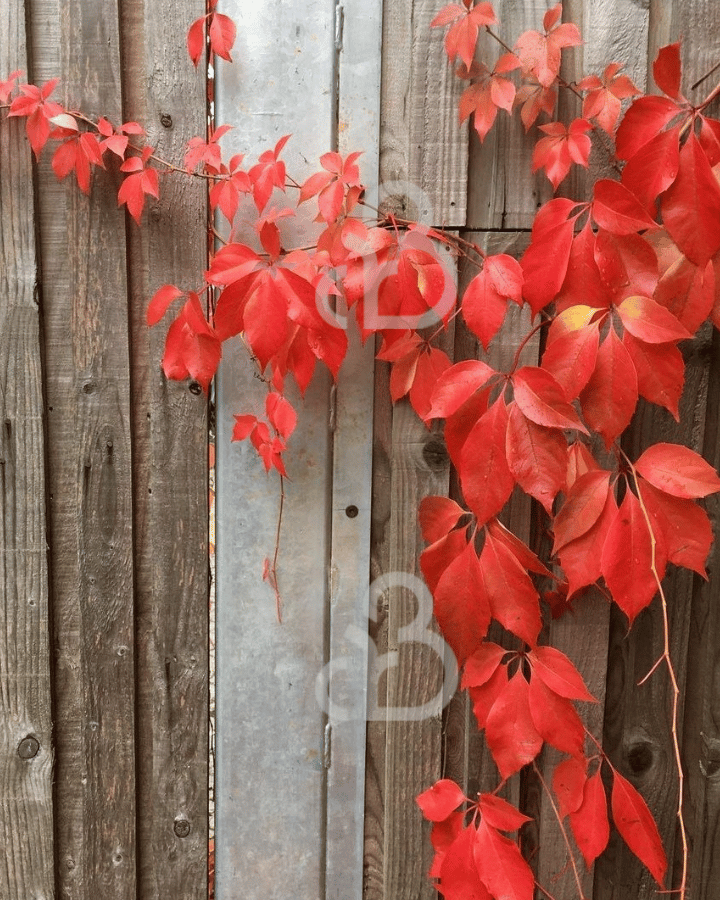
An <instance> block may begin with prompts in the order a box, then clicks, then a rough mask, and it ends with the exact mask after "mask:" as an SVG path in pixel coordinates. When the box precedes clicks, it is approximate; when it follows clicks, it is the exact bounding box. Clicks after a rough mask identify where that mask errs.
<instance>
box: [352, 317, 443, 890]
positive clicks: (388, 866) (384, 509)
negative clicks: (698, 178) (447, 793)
mask: <svg viewBox="0 0 720 900" xmlns="http://www.w3.org/2000/svg"><path fill="white" fill-rule="evenodd" d="M443 342H444V345H445V346H444V347H443V349H445V351H446V352H448V351H450V352H451V346H452V332H450V333H449V334H446V335H444V336H443ZM387 377H388V372H387V366H386V364H378V366H377V374H376V390H375V410H376V412H375V429H374V433H375V437H374V451H373V530H372V544H371V577H372V579H373V580H376V579H381V578H385V579H386V583H387V585H388V587H387V589H386V590H384V591H381V592H378V594H377V596H376V597H375V598H374V599H375V603H374V604H373V608H372V609H371V619H372V620H373V621H372V623H371V632H370V637H371V639H372V640H373V642H374V644H375V647H376V648H377V652H378V653H379V654H383V653H394V652H396V653H397V657H396V658H395V659H394V660H392V662H391V665H390V666H389V668H388V670H387V677H386V678H384V679H381V680H380V681H379V683H376V684H373V685H371V686H370V689H371V691H374V692H375V693H376V694H377V703H378V704H379V707H380V708H379V710H378V711H379V713H382V711H383V709H382V708H383V707H388V708H389V711H388V712H387V713H386V715H387V718H386V719H385V720H379V721H374V722H369V723H368V742H367V751H366V752H367V769H366V810H365V816H366V826H365V892H364V897H365V900H376V898H377V900H380V898H382V900H391V898H392V900H411V898H412V900H419V898H423V900H426V898H427V900H430V898H432V897H433V896H434V894H435V890H434V888H433V887H432V885H431V884H430V882H429V880H428V879H427V875H426V873H427V870H428V868H429V866H430V861H431V858H432V848H431V846H430V843H429V829H428V828H427V827H426V825H427V823H424V822H423V820H422V816H421V815H420V811H419V809H418V808H417V805H416V803H415V797H416V796H417V795H418V794H419V793H420V792H421V791H423V790H425V789H426V788H428V787H429V786H430V785H431V784H432V783H433V782H434V781H436V780H437V779H438V778H439V777H440V775H441V758H442V743H443V735H442V719H441V703H440V702H438V703H437V706H436V708H435V710H436V711H434V712H433V713H432V714H431V715H430V716H429V717H427V718H422V719H418V720H415V721H413V720H412V719H411V714H410V715H408V716H407V717H404V716H403V712H402V711H403V710H411V709H412V708H413V707H418V706H421V705H422V704H425V703H430V702H431V701H432V700H433V698H436V697H437V696H438V695H439V692H440V690H441V689H442V686H443V678H444V676H445V674H446V670H445V669H444V661H443V660H441V659H440V658H439V656H438V655H437V654H436V653H434V652H433V651H432V649H431V648H429V647H428V646H427V645H423V644H422V643H420V642H407V643H403V639H402V634H401V633H400V634H399V632H400V629H402V628H403V627H404V626H412V625H413V623H415V625H414V626H413V627H414V628H418V627H420V629H421V630H422V627H423V626H424V621H422V622H421V620H423V619H424V618H425V615H428V617H429V613H430V610H431V602H432V601H431V599H430V597H429V594H428V593H427V591H424V590H418V589H417V588H413V587H412V582H411V581H410V580H408V577H409V578H410V579H411V578H412V577H414V576H416V575H419V571H418V568H417V559H418V556H419V553H420V552H421V550H422V549H423V546H424V545H423V542H422V538H421V536H420V533H419V528H418V524H417V521H418V520H417V510H418V507H419V504H420V501H421V499H422V498H423V497H424V496H427V495H429V494H437V493H440V494H442V493H445V492H446V491H447V490H448V487H449V461H448V457H447V452H446V450H445V447H444V443H443V441H442V437H441V435H440V434H439V432H438V431H437V429H435V428H433V429H432V430H427V429H426V428H425V426H424V425H423V424H422V422H421V421H420V420H419V419H418V417H417V416H416V414H415V412H414V411H413V410H412V409H411V408H410V406H409V404H408V402H407V401H406V400H401V401H399V402H398V403H397V404H395V406H394V407H391V405H390V400H389V391H388V390H387V380H386V379H387ZM404 580H405V581H406V582H407V586H406V587H403V586H402V582H403V581H404ZM373 699H374V698H373V696H369V698H368V702H369V703H372V702H373ZM393 710H394V711H393Z"/></svg>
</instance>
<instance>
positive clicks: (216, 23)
mask: <svg viewBox="0 0 720 900" xmlns="http://www.w3.org/2000/svg"><path fill="white" fill-rule="evenodd" d="M235 33H236V32H235V23H234V22H233V20H232V19H231V18H229V17H228V16H224V15H223V14H222V13H217V12H216V13H213V14H212V15H211V16H210V47H211V48H212V51H213V53H217V55H218V56H221V57H222V58H223V59H226V60H227V61H228V62H232V57H231V56H230V51H231V50H232V48H233V44H234V43H235Z"/></svg>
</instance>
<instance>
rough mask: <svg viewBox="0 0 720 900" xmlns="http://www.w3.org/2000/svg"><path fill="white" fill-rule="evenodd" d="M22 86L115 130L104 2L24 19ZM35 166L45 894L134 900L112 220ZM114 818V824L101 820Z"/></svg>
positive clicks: (127, 584)
mask: <svg viewBox="0 0 720 900" xmlns="http://www.w3.org/2000/svg"><path fill="white" fill-rule="evenodd" d="M31 21H32V40H33V58H34V60H35V61H36V65H35V66H34V68H33V72H32V75H33V78H34V79H35V80H38V81H44V80H46V79H49V78H51V77H54V76H59V77H60V78H61V81H62V86H61V89H60V91H61V94H60V95H61V97H62V99H63V100H64V101H65V102H66V103H67V104H68V105H70V107H71V108H76V107H80V108H82V109H83V111H84V112H85V113H86V114H89V115H91V116H98V115H99V114H104V115H106V116H107V117H109V118H110V119H111V120H113V121H115V122H119V121H121V85H120V71H121V68H120V52H119V34H118V10H117V5H116V4H115V3H113V2H110V0H107V2H105V3H104V4H99V3H95V2H92V0H69V2H63V3H58V2H55V0H46V2H42V0H41V2H37V3H34V4H33V5H32V8H31ZM47 162H48V159H47V156H46V157H45V162H44V165H43V166H42V167H41V170H40V175H39V182H40V190H39V197H40V205H39V209H40V238H41V244H40V245H41V251H42V260H43V277H44V282H43V298H42V300H43V311H44V323H45V329H44V333H45V348H46V371H47V402H48V440H49V486H50V544H51V564H52V573H53V578H52V595H53V607H54V634H55V657H54V663H55V666H54V675H55V690H54V696H55V704H56V706H55V727H56V754H57V756H56V760H57V764H56V765H57V768H56V773H57V774H56V799H57V808H58V810H59V811H61V812H59V814H58V817H57V819H56V840H57V854H58V878H59V883H58V890H59V893H60V896H62V897H63V898H89V897H92V896H112V897H114V898H118V900H134V898H135V888H136V877H135V874H136V873H135V866H136V858H135V841H136V836H135V761H134V757H135V728H134V720H135V689H134V671H133V670H134V662H133V657H134V654H133V646H134V621H133V597H134V583H133V581H134V577H133V576H134V573H133V558H132V478H131V446H130V444H131V419H130V402H129V396H130V394H129V351H128V331H129V329H128V316H127V279H126V271H127V269H126V258H125V219H124V212H123V211H120V210H118V209H117V200H116V196H115V188H116V186H115V185H113V184H112V183H111V182H112V179H111V178H110V177H109V176H107V175H104V174H103V173H99V175H97V176H96V177H95V178H94V183H93V187H92V192H91V195H90V197H85V196H84V195H82V194H80V192H79V191H78V190H77V186H76V185H74V184H70V183H66V184H61V185H58V184H56V180H55V176H54V175H53V174H52V172H50V171H49V166H48V165H47ZM109 810H112V814H111V815H110V814H109Z"/></svg>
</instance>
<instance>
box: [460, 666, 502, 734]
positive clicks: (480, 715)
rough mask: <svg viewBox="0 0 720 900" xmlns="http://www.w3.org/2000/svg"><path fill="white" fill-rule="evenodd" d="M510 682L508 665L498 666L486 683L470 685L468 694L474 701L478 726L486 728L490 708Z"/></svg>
mask: <svg viewBox="0 0 720 900" xmlns="http://www.w3.org/2000/svg"><path fill="white" fill-rule="evenodd" d="M507 683H508V675H507V666H498V667H497V669H495V672H494V673H493V675H492V676H491V677H490V678H489V679H488V681H486V682H485V683H484V684H481V685H478V686H477V687H472V686H470V687H468V689H467V690H468V694H470V699H471V700H472V703H473V714H474V716H475V718H476V720H477V724H478V728H484V727H485V724H486V722H487V717H488V715H489V714H490V710H491V709H492V708H493V706H494V705H495V701H496V700H497V699H498V697H499V696H500V694H502V692H503V691H504V690H505V687H506V685H507Z"/></svg>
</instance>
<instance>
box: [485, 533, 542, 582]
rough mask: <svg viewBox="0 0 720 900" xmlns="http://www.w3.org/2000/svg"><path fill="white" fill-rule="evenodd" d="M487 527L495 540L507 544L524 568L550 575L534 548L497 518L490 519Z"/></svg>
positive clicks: (539, 573) (538, 573)
mask: <svg viewBox="0 0 720 900" xmlns="http://www.w3.org/2000/svg"><path fill="white" fill-rule="evenodd" d="M485 527H486V528H487V531H488V533H489V534H491V535H492V537H493V539H494V540H496V541H499V542H500V543H501V544H505V546H506V547H507V548H508V550H509V551H510V552H511V553H512V555H513V556H514V557H515V559H516V560H517V561H518V562H519V563H520V565H521V566H522V567H523V568H524V569H527V570H528V571H529V572H535V573H536V574H537V575H550V572H549V571H548V569H547V568H546V567H545V566H544V565H543V564H542V563H541V562H540V560H539V559H538V558H537V556H536V555H535V554H534V553H533V552H532V550H531V549H530V548H529V547H528V546H527V545H526V544H524V543H523V542H522V541H521V540H520V538H519V537H516V536H515V535H514V534H513V533H512V532H511V531H508V529H507V528H506V527H505V526H504V525H503V524H502V522H499V521H498V520H497V519H490V521H489V522H488V523H487V525H486V526H485Z"/></svg>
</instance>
